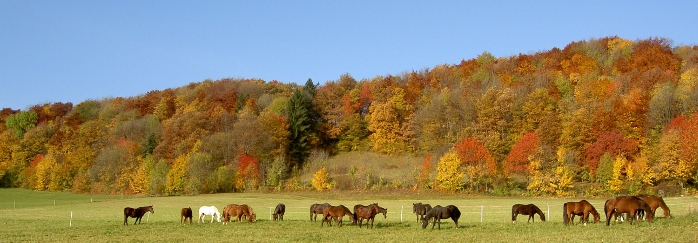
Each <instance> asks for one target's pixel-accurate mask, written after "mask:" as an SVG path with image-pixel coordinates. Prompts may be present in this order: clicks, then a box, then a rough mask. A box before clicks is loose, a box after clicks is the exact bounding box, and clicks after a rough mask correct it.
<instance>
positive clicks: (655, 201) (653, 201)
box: [637, 195, 671, 219]
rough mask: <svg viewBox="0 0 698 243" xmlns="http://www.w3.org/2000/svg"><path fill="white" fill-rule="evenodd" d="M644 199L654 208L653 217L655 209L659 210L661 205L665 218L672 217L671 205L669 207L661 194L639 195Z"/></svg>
mask: <svg viewBox="0 0 698 243" xmlns="http://www.w3.org/2000/svg"><path fill="white" fill-rule="evenodd" d="M637 197H639V198H640V199H642V201H645V202H646V203H647V205H649V206H650V208H651V209H652V214H653V215H652V218H654V216H655V215H654V213H656V211H655V210H657V208H658V207H661V208H662V210H663V211H664V218H667V219H670V218H671V211H670V210H669V207H667V205H666V203H665V202H664V199H663V198H662V197H660V196H653V195H651V196H646V195H640V196H637Z"/></svg>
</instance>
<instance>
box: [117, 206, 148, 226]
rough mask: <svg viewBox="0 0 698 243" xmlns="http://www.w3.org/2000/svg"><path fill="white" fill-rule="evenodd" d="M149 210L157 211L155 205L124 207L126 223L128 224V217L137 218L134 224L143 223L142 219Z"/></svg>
mask: <svg viewBox="0 0 698 243" xmlns="http://www.w3.org/2000/svg"><path fill="white" fill-rule="evenodd" d="M147 212H150V213H155V210H153V205H150V206H145V207H139V208H131V207H125V208H124V225H128V217H131V218H136V220H135V221H133V224H136V223H138V224H141V219H143V215H145V213H147Z"/></svg>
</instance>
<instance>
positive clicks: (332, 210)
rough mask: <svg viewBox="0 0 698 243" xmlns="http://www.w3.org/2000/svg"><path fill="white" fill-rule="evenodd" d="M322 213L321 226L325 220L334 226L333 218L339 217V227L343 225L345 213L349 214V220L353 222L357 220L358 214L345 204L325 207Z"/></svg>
mask: <svg viewBox="0 0 698 243" xmlns="http://www.w3.org/2000/svg"><path fill="white" fill-rule="evenodd" d="M322 215H323V217H322V224H320V226H322V225H324V224H325V221H327V224H328V225H329V226H332V219H334V218H337V224H338V225H339V227H342V219H343V218H344V216H345V215H348V216H349V220H351V222H352V223H354V222H356V221H355V220H354V219H355V218H356V216H355V215H354V214H353V213H351V210H349V209H348V208H347V207H345V206H344V205H339V206H329V207H325V209H323V211H322Z"/></svg>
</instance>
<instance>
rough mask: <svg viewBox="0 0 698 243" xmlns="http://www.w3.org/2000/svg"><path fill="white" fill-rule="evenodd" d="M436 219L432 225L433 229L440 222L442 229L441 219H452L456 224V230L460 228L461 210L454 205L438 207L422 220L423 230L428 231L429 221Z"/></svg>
mask: <svg viewBox="0 0 698 243" xmlns="http://www.w3.org/2000/svg"><path fill="white" fill-rule="evenodd" d="M431 218H434V222H433V223H432V224H431V229H434V226H435V225H436V222H437V221H438V222H439V229H441V219H447V218H451V219H453V222H454V223H456V229H457V228H458V219H459V218H460V210H459V209H458V207H456V206H453V205H448V206H446V207H441V205H436V207H434V208H432V209H431V210H429V212H428V213H427V214H426V215H425V216H424V218H422V229H426V228H427V225H429V220H430V219H431Z"/></svg>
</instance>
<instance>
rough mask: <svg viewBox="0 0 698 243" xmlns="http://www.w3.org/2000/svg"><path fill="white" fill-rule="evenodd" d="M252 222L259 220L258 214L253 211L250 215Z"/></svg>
mask: <svg viewBox="0 0 698 243" xmlns="http://www.w3.org/2000/svg"><path fill="white" fill-rule="evenodd" d="M250 222H257V214H255V213H253V214H252V215H251V216H250Z"/></svg>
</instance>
